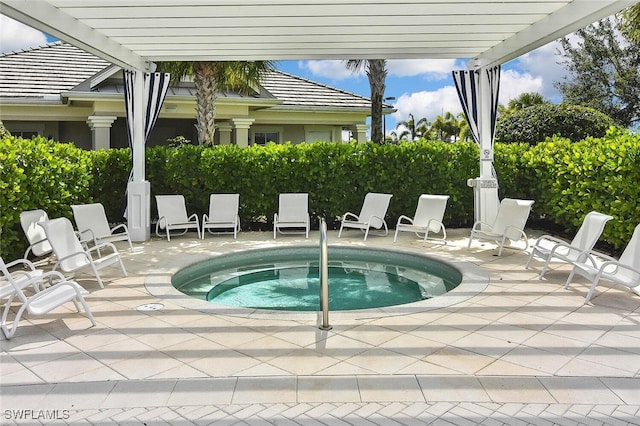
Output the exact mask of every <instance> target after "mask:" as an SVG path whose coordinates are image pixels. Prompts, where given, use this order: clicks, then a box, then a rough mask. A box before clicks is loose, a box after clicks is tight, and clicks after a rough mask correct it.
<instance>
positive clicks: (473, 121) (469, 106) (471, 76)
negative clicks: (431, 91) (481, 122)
mask: <svg viewBox="0 0 640 426" xmlns="http://www.w3.org/2000/svg"><path fill="white" fill-rule="evenodd" d="M482 71H485V72H486V73H487V76H488V80H489V85H490V86H491V145H493V136H494V134H495V130H496V119H497V118H498V93H499V91H500V66H497V67H493V68H488V69H483V70H480V71H466V70H459V71H452V74H453V81H454V82H455V83H456V90H457V91H458V97H459V98H460V103H461V104H462V110H463V112H464V115H465V117H467V122H468V123H469V127H470V128H471V133H472V135H473V139H474V140H475V141H476V143H477V144H478V146H480V134H479V128H478V109H479V108H480V105H479V104H478V100H479V97H480V93H479V87H480V86H479V80H480V72H482Z"/></svg>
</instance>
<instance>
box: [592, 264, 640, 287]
mask: <svg viewBox="0 0 640 426" xmlns="http://www.w3.org/2000/svg"><path fill="white" fill-rule="evenodd" d="M608 266H615V267H616V268H618V269H620V268H622V269H626V270H628V271H631V272H633V273H635V274H637V275H638V277H640V269H638V268H634V267H633V266H629V265H626V264H624V263H620V262H619V261H617V260H610V261H607V262H604V263H603V264H602V265H600V268H599V270H598V273H600V274H601V273H603V272H605V273H606V272H607V271H605V268H606V267H608ZM639 284H640V282H639Z"/></svg>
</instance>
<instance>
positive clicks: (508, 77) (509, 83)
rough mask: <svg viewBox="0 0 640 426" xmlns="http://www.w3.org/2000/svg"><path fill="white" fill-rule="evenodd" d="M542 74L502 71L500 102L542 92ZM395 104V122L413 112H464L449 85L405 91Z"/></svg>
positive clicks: (416, 115)
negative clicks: (528, 93) (537, 75)
mask: <svg viewBox="0 0 640 426" xmlns="http://www.w3.org/2000/svg"><path fill="white" fill-rule="evenodd" d="M542 84H543V79H542V77H534V76H532V75H531V74H528V73H524V74H523V73H519V72H518V71H515V70H503V71H502V75H501V78H500V103H502V104H505V105H506V104H507V103H508V102H509V100H510V99H513V98H517V97H518V96H520V95H521V94H522V93H526V92H540V91H541V89H542ZM394 107H395V108H396V109H397V112H395V113H393V114H392V117H393V119H395V120H396V121H404V120H407V119H408V118H409V114H413V116H414V118H415V119H416V120H419V119H420V118H423V117H426V118H427V119H429V120H430V121H433V120H434V119H435V118H436V117H437V116H438V115H442V114H443V113H445V112H451V113H453V114H458V113H459V112H461V111H462V107H461V106H460V100H459V99H458V93H457V91H456V88H455V86H452V85H449V86H444V87H441V88H439V89H437V90H434V91H419V92H413V93H405V94H403V95H402V96H400V97H399V98H398V99H397V100H396V102H395V104H394Z"/></svg>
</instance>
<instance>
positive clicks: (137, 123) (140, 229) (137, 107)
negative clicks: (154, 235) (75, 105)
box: [127, 70, 151, 242]
mask: <svg viewBox="0 0 640 426" xmlns="http://www.w3.org/2000/svg"><path fill="white" fill-rule="evenodd" d="M133 93H134V95H133V98H132V99H133V141H132V146H131V155H132V157H133V180H132V181H131V182H129V183H128V184H127V222H128V227H129V236H130V237H131V241H136V242H143V241H147V240H148V239H149V238H150V236H151V235H150V234H151V213H150V209H151V185H150V184H149V182H148V181H146V180H145V123H144V117H145V113H144V99H145V96H144V72H143V71H140V70H135V78H134V84H133Z"/></svg>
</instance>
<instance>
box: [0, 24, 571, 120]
mask: <svg viewBox="0 0 640 426" xmlns="http://www.w3.org/2000/svg"><path fill="white" fill-rule="evenodd" d="M48 41H50V39H48V38H47V36H46V35H45V34H43V33H41V32H39V31H36V30H34V29H33V28H30V27H27V26H25V25H22V24H20V23H18V22H16V21H14V20H12V19H9V18H7V17H5V16H2V15H0V50H1V51H2V52H3V53H4V52H10V51H13V50H18V49H26V48H29V47H34V46H38V45H41V44H44V43H47V42H48ZM559 47H560V46H559V43H557V42H552V43H549V44H547V45H546V46H543V47H541V48H539V49H536V50H534V51H532V52H529V53H527V54H525V55H523V56H521V57H519V58H517V59H514V60H513V61H510V62H509V63H506V64H504V65H503V68H502V78H501V83H500V102H501V103H502V104H506V103H507V102H508V101H509V100H510V99H513V98H515V97H517V96H519V95H520V94H522V93H525V92H538V93H541V94H542V95H543V96H545V98H547V99H549V100H552V101H554V102H558V101H560V100H561V98H560V95H559V93H558V91H557V90H556V89H555V88H554V82H556V81H561V80H562V79H563V77H564V76H565V75H566V73H565V70H564V68H563V67H562V66H560V65H559V64H558V62H559V61H560V59H561V57H560V56H558V55H557V54H556V52H557V51H558V49H559ZM345 59H348V58H345ZM465 62H466V60H464V59H459V60H449V59H443V60H424V59H410V60H390V61H388V62H387V68H388V71H389V74H388V77H387V80H386V83H387V89H386V93H385V96H386V97H394V98H396V99H395V100H392V101H387V102H388V103H390V104H392V105H394V107H395V108H396V109H397V112H396V113H394V114H392V115H390V116H388V117H387V122H386V128H387V132H389V131H391V130H393V129H394V128H395V126H396V122H398V121H402V120H406V119H407V118H408V117H409V114H410V113H411V114H413V116H414V117H415V118H416V119H420V118H422V117H426V118H428V119H429V120H431V121H433V119H435V117H436V116H438V115H441V114H442V113H443V112H447V111H448V112H452V113H456V114H457V113H458V112H460V111H461V109H460V103H459V101H458V97H457V94H456V90H455V87H454V85H453V80H452V78H451V71H452V70H454V69H465V68H466V66H465ZM277 67H278V68H279V69H281V70H283V71H285V72H288V73H291V74H294V75H298V76H301V77H304V78H307V79H309V80H313V81H317V82H320V83H323V84H326V85H328V86H332V87H336V88H340V89H343V90H347V91H349V92H352V93H357V94H360V95H363V96H367V97H368V96H369V82H368V80H367V77H366V75H364V73H360V74H353V73H351V72H350V71H348V70H347V69H346V68H345V66H344V62H343V61H309V60H305V61H281V62H278V63H277Z"/></svg>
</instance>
